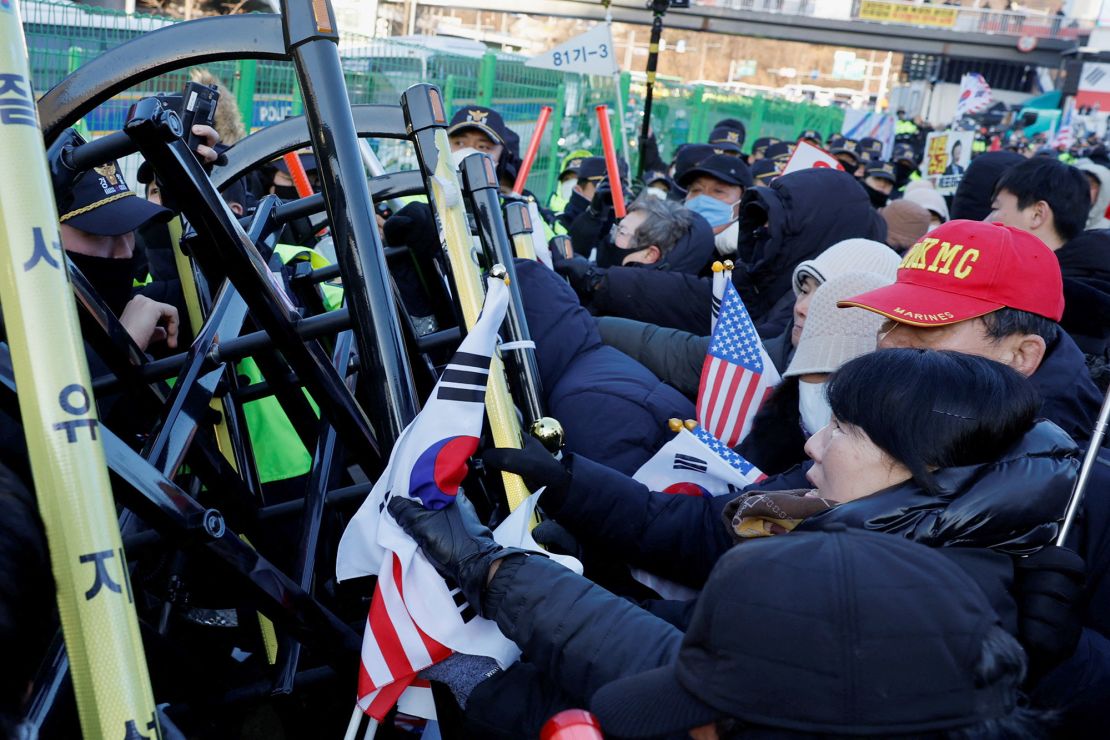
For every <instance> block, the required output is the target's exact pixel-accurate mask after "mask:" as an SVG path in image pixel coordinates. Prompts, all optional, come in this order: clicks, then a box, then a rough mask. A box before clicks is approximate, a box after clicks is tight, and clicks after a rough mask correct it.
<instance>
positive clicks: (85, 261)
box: [66, 252, 135, 316]
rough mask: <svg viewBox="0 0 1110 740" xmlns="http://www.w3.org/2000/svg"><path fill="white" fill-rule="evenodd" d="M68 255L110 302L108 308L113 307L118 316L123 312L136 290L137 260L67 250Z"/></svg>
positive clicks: (95, 288)
mask: <svg viewBox="0 0 1110 740" xmlns="http://www.w3.org/2000/svg"><path fill="white" fill-rule="evenodd" d="M66 256H68V257H69V258H70V259H71V260H72V261H73V264H74V265H76V266H77V269H78V270H80V271H81V274H82V275H84V276H85V278H86V279H87V280H88V281H89V282H90V283H92V286H93V289H94V290H96V292H97V293H98V294H99V295H100V297H101V298H103V299H104V302H105V303H106V304H108V308H110V309H112V313H114V314H115V315H116V316H119V315H120V314H122V313H123V308H124V306H126V305H127V302H128V301H130V300H131V294H132V292H133V291H134V284H135V260H134V259H133V258H131V257H127V258H125V259H113V258H110V257H92V256H90V255H87V254H79V253H77V252H66Z"/></svg>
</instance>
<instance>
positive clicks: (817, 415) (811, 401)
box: [798, 381, 832, 437]
mask: <svg viewBox="0 0 1110 740" xmlns="http://www.w3.org/2000/svg"><path fill="white" fill-rule="evenodd" d="M798 411H799V413H801V415H802V427H803V428H804V429H805V431H806V436H807V437H811V436H813V435H814V434H816V433H817V432H818V431H819V430H821V429H822V428H823V427H824V426H825V425H826V424H828V423H829V421H831V420H832V408H830V407H829V402H828V400H827V399H826V398H825V384H824V383H806V382H804V381H798Z"/></svg>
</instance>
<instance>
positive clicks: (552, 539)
mask: <svg viewBox="0 0 1110 740" xmlns="http://www.w3.org/2000/svg"><path fill="white" fill-rule="evenodd" d="M532 539H534V540H535V541H536V542H537V543H538V544H540V545H543V546H544V548H546V549H547V551H548V552H553V553H555V554H556V555H570V556H571V557H572V558H576V559H578V560H582V559H583V557H582V545H580V544H579V543H578V538H577V537H575V536H574V535H573V534H571V533H570V531H569V530H568V529H567V528H566V527H564V526H563V525H561V524H559V523H558V522H557V521H555V520H554V519H544V520H543V521H542V522H540V523H539V524H537V525H536V526H535V528H533V529H532Z"/></svg>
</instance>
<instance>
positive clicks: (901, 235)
mask: <svg viewBox="0 0 1110 740" xmlns="http://www.w3.org/2000/svg"><path fill="white" fill-rule="evenodd" d="M879 215H880V216H882V217H883V220H884V221H886V243H887V244H889V245H890V246H891V247H892V248H894V249H897V250H898V251H899V252H905V251H906V250H907V249H909V248H910V247H912V246H913V245H914V244H916V243H917V240H918V239H920V238H921V237H923V236H925V232H926V231H928V230H929V226H930V216H929V211H928V210H926V209H925V207H924V206H922V205H918V204H917V203H914V202H913V201H912V200H906V199H903V200H896V201H894V202H893V203H891V204H890V205H888V206H886V207H885V208H882V209H881V210H880V211H879Z"/></svg>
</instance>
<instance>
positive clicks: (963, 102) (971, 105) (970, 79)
mask: <svg viewBox="0 0 1110 740" xmlns="http://www.w3.org/2000/svg"><path fill="white" fill-rule="evenodd" d="M992 100H993V97H992V95H991V86H990V85H988V84H987V80H986V78H984V77H983V75H981V74H979V73H978V72H968V73H966V74H964V76H963V77H961V78H960V98H959V100H958V101H957V102H956V120H959V119H961V118H963V117H964V116H966V115H970V114H972V113H978V112H979V111H983V110H986V109H987V107H988V106H989V105H990V104H991V101H992Z"/></svg>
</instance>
